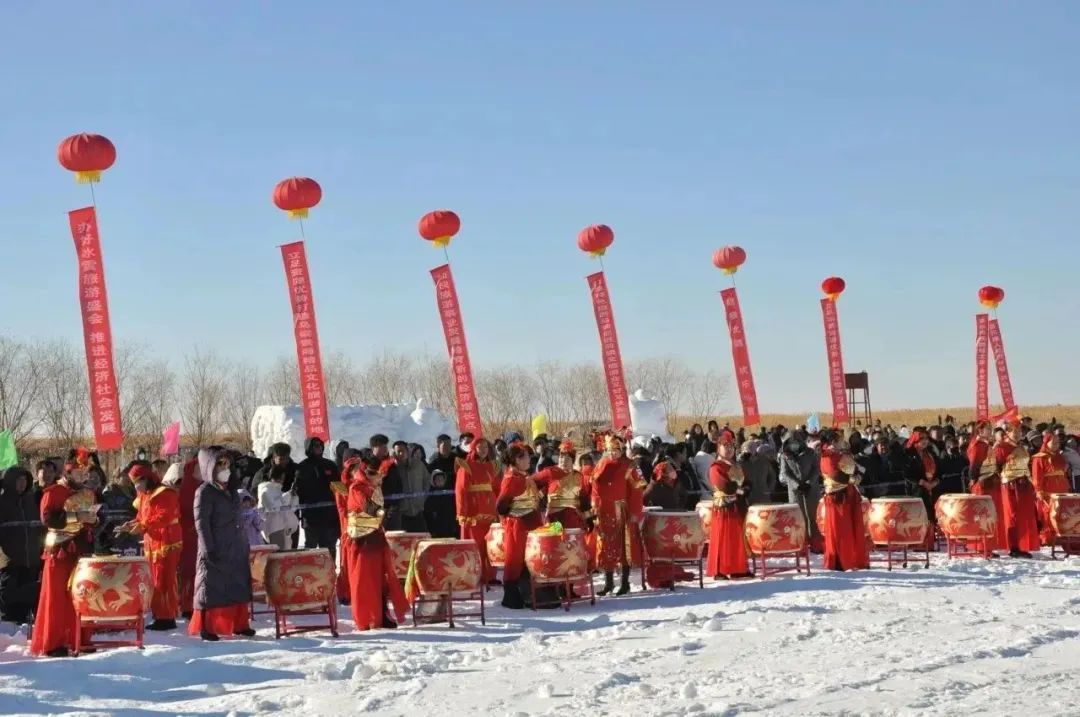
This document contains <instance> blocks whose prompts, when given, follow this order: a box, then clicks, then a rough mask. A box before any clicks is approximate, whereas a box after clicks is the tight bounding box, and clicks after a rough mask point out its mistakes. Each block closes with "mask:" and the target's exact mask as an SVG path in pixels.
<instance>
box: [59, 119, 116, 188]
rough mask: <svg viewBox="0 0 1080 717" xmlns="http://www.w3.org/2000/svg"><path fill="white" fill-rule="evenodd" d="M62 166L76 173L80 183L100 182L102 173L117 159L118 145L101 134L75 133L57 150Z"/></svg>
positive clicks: (76, 178)
mask: <svg viewBox="0 0 1080 717" xmlns="http://www.w3.org/2000/svg"><path fill="white" fill-rule="evenodd" d="M56 158H57V159H58V160H60V166H62V167H63V168H64V169H66V170H69V171H71V172H74V173H75V181H76V182H79V183H80V184H85V183H87V182H100V181H101V173H102V172H104V171H105V170H106V169H108V168H109V167H111V166H113V162H115V161H116V147H114V146H113V143H112V142H110V141H109V139H108V138H107V137H102V136H101V135H100V134H88V133H86V132H83V133H82V134H73V135H71V136H70V137H68V138H67V139H65V140H63V141H62V142H61V143H60V146H59V147H58V148H57V150H56Z"/></svg>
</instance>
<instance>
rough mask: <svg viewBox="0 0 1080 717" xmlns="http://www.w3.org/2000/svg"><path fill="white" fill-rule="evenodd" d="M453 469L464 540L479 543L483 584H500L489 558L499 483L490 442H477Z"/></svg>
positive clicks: (458, 518)
mask: <svg viewBox="0 0 1080 717" xmlns="http://www.w3.org/2000/svg"><path fill="white" fill-rule="evenodd" d="M454 468H455V477H456V480H455V482H454V496H455V499H456V503H457V521H458V525H460V526H461V539H462V540H472V541H474V542H475V543H476V548H477V550H479V551H480V562H481V564H482V566H483V567H482V569H483V580H484V582H485V583H487V584H488V585H494V584H498V581H497V580H496V579H495V568H493V567H491V563H489V562H488V555H487V533H488V529H489V528H490V527H491V524H492V523H494V522H495V517H496V516H495V491H496V490H498V484H499V481H498V474H497V473H496V468H495V451H494V450H492V448H491V442H490V441H488V440H487V439H486V438H477V439H476V440H474V441H473V442H472V444H470V445H469V452H468V454H466V456H465V458H458V459H456V460H455V461H454Z"/></svg>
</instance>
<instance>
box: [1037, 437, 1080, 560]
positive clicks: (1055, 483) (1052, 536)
mask: <svg viewBox="0 0 1080 717" xmlns="http://www.w3.org/2000/svg"><path fill="white" fill-rule="evenodd" d="M1031 482H1032V484H1033V485H1034V486H1035V498H1036V501H1037V502H1036V505H1037V507H1038V509H1039V523H1040V524H1041V526H1042V529H1041V530H1040V531H1039V537H1040V538H1041V539H1042V543H1043V545H1053V544H1054V542H1055V541H1056V540H1057V534H1056V532H1055V531H1054V526H1052V525H1051V524H1050V496H1052V495H1053V494H1054V493H1070V492H1072V491H1071V490H1070V489H1069V488H1070V487H1069V463H1068V461H1066V460H1065V457H1064V456H1063V455H1061V442H1060V441H1059V440H1058V437H1057V436H1056V435H1055V434H1054V433H1048V434H1046V435H1045V436H1043V443H1042V450H1040V451H1039V452H1038V453H1036V454H1035V457H1034V458H1032V459H1031ZM1064 547H1065V550H1066V552H1070V553H1071V552H1075V551H1076V550H1077V549H1078V548H1080V546H1078V545H1075V544H1073V543H1072V541H1070V543H1069V544H1068V545H1065V546H1064Z"/></svg>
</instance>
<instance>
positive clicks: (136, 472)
mask: <svg viewBox="0 0 1080 717" xmlns="http://www.w3.org/2000/svg"><path fill="white" fill-rule="evenodd" d="M128 478H131V480H132V482H134V481H137V480H140V479H142V478H146V479H148V480H150V479H153V478H154V471H153V470H151V469H150V468H148V467H147V466H144V465H142V464H139V465H136V466H135V467H133V468H132V469H131V471H129V472H128Z"/></svg>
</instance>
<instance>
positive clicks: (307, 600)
mask: <svg viewBox="0 0 1080 717" xmlns="http://www.w3.org/2000/svg"><path fill="white" fill-rule="evenodd" d="M335 583H336V579H335V573H334V559H333V558H331V557H330V551H329V550H326V549H325V548H324V549H318V550H298V551H295V552H289V553H269V554H267V556H266V577H265V585H266V597H267V600H268V601H269V602H270V604H271V605H273V606H274V607H275V608H277V609H279V610H284V611H288V612H295V611H298V610H312V609H315V608H320V607H326V605H327V603H329V602H330V601H331V600H332V599H334V596H335V595H336V590H335Z"/></svg>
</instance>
